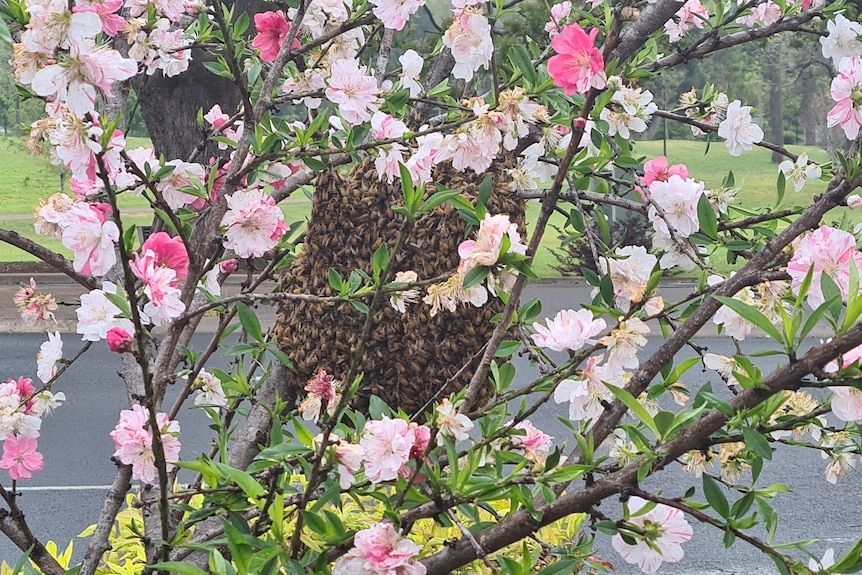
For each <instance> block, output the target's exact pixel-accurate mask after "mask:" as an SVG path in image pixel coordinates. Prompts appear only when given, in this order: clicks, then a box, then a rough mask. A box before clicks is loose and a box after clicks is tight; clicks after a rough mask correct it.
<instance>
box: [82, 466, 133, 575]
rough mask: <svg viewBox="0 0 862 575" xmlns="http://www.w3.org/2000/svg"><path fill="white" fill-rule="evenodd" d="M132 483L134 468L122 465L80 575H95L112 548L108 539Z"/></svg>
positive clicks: (104, 506) (91, 540) (103, 508)
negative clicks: (103, 558) (107, 552)
mask: <svg viewBox="0 0 862 575" xmlns="http://www.w3.org/2000/svg"><path fill="white" fill-rule="evenodd" d="M131 481H132V466H131V465H120V466H119V469H117V476H116V477H115V478H114V483H113V484H112V485H111V489H110V491H108V495H107V497H105V502H104V503H103V504H102V512H101V513H100V514H99V520H98V521H97V522H96V530H95V531H94V532H93V536H92V538H91V539H90V544H89V545H88V546H87V552H86V553H85V554H84V562H83V563H82V564H81V571H80V575H93V574H94V573H95V572H96V569H97V568H98V567H99V564H100V563H101V562H102V555H104V554H105V552H106V551H108V550H109V549H110V548H111V544H110V543H109V542H108V537H109V536H110V535H111V530H112V529H113V527H114V520H115V519H116V518H117V513H119V512H120V508H121V507H122V506H123V503H124V502H125V499H126V493H128V491H129V489H131V487H132V483H131Z"/></svg>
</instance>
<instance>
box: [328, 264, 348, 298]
mask: <svg viewBox="0 0 862 575" xmlns="http://www.w3.org/2000/svg"><path fill="white" fill-rule="evenodd" d="M328 278H329V287H331V288H332V289H334V290H335V291H337V292H338V293H341V291H342V290H343V289H344V278H342V277H341V274H340V273H338V270H336V269H335V268H329V276H328Z"/></svg>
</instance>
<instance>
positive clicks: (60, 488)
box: [16, 485, 112, 491]
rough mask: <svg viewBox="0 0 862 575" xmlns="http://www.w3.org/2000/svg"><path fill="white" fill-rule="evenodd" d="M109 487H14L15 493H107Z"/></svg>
mask: <svg viewBox="0 0 862 575" xmlns="http://www.w3.org/2000/svg"><path fill="white" fill-rule="evenodd" d="M111 487H112V486H111V485H40V486H26V487H16V490H17V491H108V490H110V489H111Z"/></svg>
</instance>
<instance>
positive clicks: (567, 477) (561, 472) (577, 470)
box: [544, 465, 593, 483]
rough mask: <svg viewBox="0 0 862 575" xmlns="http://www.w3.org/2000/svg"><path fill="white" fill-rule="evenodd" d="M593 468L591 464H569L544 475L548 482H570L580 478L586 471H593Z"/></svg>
mask: <svg viewBox="0 0 862 575" xmlns="http://www.w3.org/2000/svg"><path fill="white" fill-rule="evenodd" d="M592 469H593V467H592V466H590V465H567V466H565V467H562V468H560V469H557V470H556V471H554V472H553V473H549V474H548V475H546V476H545V477H544V480H545V481H547V482H548V483H569V482H571V481H574V480H576V479H579V478H580V477H581V476H582V475H583V474H584V473H587V472H588V471H592Z"/></svg>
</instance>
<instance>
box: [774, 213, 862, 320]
mask: <svg viewBox="0 0 862 575" xmlns="http://www.w3.org/2000/svg"><path fill="white" fill-rule="evenodd" d="M851 261H852V262H854V264H855V265H856V269H857V270H862V254H860V252H859V250H857V249H856V238H854V237H853V235H852V234H850V233H848V232H845V231H843V230H836V229H835V228H830V227H829V226H820V227H819V228H818V229H816V230H815V231H813V232H811V233H808V234H805V235H804V236H803V237H802V239H801V240H799V241H798V243H796V244H795V246H794V250H793V257H791V258H790V262H789V263H788V264H787V273H788V274H790V280H791V283H790V287H791V289H792V290H793V292H794V294H797V295H798V293H799V288H800V287H801V286H802V282H803V280H804V279H805V276H806V275H807V274H808V271H809V270H813V272H812V276H811V285H810V287H809V288H808V296H807V300H806V301H807V302H808V305H810V306H811V307H814V308H816V307H819V306H820V305H822V304H823V302H824V301H825V299H824V297H823V291H822V289H821V282H820V278H821V276H822V275H823V274H827V275H828V276H829V277H830V278H832V280H833V281H834V282H835V283H836V284H837V285H838V288H839V289H840V290H841V295H843V296H845V297H846V296H847V291H848V290H849V289H850V262H851Z"/></svg>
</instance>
